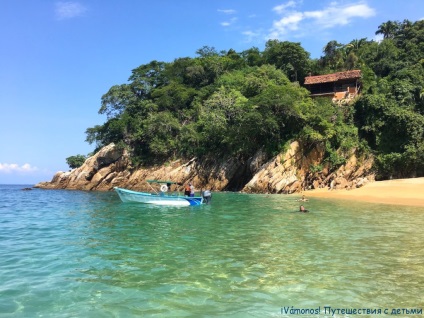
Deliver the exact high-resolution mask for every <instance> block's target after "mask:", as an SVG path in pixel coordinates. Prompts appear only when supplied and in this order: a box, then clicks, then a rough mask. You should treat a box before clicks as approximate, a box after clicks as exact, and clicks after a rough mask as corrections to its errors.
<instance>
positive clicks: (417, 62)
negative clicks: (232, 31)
mask: <svg viewBox="0 0 424 318" xmlns="http://www.w3.org/2000/svg"><path fill="white" fill-rule="evenodd" d="M376 34H382V35H383V37H384V39H383V40H382V41H380V42H376V41H373V40H367V39H366V38H362V39H355V40H352V41H351V42H350V43H347V44H341V43H338V42H336V41H330V42H329V43H328V44H327V45H326V46H325V47H324V48H323V56H322V57H321V58H319V59H310V54H309V53H308V52H306V51H305V50H304V49H303V48H302V46H301V44H300V43H293V42H287V41H279V40H270V41H268V42H267V43H266V45H265V49H264V51H262V52H261V51H260V50H259V49H258V48H256V47H252V48H250V49H248V50H246V51H243V52H240V53H237V52H235V51H234V50H232V49H230V50H228V51H221V52H217V51H216V50H215V49H214V48H212V47H207V46H205V47H203V48H201V49H199V50H198V51H197V52H196V56H195V57H194V58H191V57H183V58H177V59H175V60H174V61H173V62H159V61H151V62H150V63H148V64H145V65H141V66H139V67H137V68H136V69H134V70H133V71H132V75H131V76H130V78H129V82H128V83H126V84H121V85H115V86H113V87H111V88H110V90H109V91H108V92H107V93H106V94H105V95H103V96H102V99H101V108H100V110H99V113H100V114H105V115H106V116H107V120H106V122H105V123H104V124H103V125H98V126H95V127H92V128H88V129H87V131H86V134H87V141H88V142H89V143H95V144H96V151H97V150H98V149H99V148H101V147H102V146H104V145H107V144H109V143H111V142H114V143H116V144H118V145H119V146H121V147H126V148H127V149H128V150H129V151H130V153H131V154H132V158H133V160H134V165H138V164H149V163H152V162H155V163H164V162H165V161H167V160H170V159H174V158H191V157H193V156H196V157H202V156H214V157H216V158H224V157H225V156H236V157H237V158H239V159H240V160H246V159H247V158H249V157H251V156H252V155H253V154H254V153H255V152H256V151H258V150H259V149H263V150H265V151H266V153H267V154H268V155H269V156H273V155H275V154H277V153H279V152H281V151H283V150H284V149H285V147H287V145H288V144H289V142H291V141H293V140H301V141H302V143H303V144H304V145H305V147H306V149H307V148H308V146H313V145H315V144H317V143H320V144H322V145H324V146H325V149H326V160H327V161H328V162H329V163H330V164H331V165H332V166H333V167H337V166H339V165H341V164H343V163H344V162H345V160H346V156H347V155H348V154H349V153H350V151H351V150H352V149H353V148H356V149H359V150H360V151H362V152H365V153H372V154H374V155H375V157H376V171H377V176H378V178H380V179H385V178H390V177H394V178H398V177H413V176H423V175H424V21H417V22H411V21H408V20H404V21H403V22H398V21H388V22H385V23H382V24H381V25H380V26H379V28H378V30H377V31H376ZM351 69H360V70H362V76H363V77H362V92H361V93H362V94H361V96H360V97H359V98H358V99H357V100H356V101H355V102H354V103H353V104H350V105H348V106H342V107H340V106H336V105H333V104H332V103H331V100H328V99H311V98H310V97H309V92H308V91H307V90H306V89H305V88H304V87H302V85H303V83H304V78H305V76H307V75H308V74H309V73H312V74H313V75H320V74H327V73H332V72H338V71H345V70H351Z"/></svg>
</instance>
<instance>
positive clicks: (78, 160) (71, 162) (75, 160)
mask: <svg viewBox="0 0 424 318" xmlns="http://www.w3.org/2000/svg"><path fill="white" fill-rule="evenodd" d="M86 159H87V157H86V156H84V155H75V156H70V157H68V158H66V163H67V164H68V166H69V168H71V169H75V168H79V167H81V166H82V165H83V164H84V162H85V160H86Z"/></svg>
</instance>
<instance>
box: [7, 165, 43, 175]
mask: <svg viewBox="0 0 424 318" xmlns="http://www.w3.org/2000/svg"><path fill="white" fill-rule="evenodd" d="M37 170H38V168H37V167H32V166H31V165H30V164H29V163H25V164H23V165H22V166H20V165H18V164H16V163H0V173H12V172H34V171H37Z"/></svg>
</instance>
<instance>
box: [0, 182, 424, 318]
mask: <svg viewBox="0 0 424 318" xmlns="http://www.w3.org/2000/svg"><path fill="white" fill-rule="evenodd" d="M1 190H2V189H1V188H0V191H1ZM3 191H4V190H3ZM27 193H28V192H27ZM27 193H25V195H26V194H27ZM22 195H24V194H23V193H21V192H16V191H15V192H14V193H13V191H11V190H9V193H8V197H9V199H8V200H9V201H10V202H9V203H8V204H7V205H3V206H0V215H1V217H2V219H1V221H0V222H1V223H0V228H1V233H2V234H0V244H1V246H0V248H2V250H3V251H5V252H4V254H3V255H4V257H2V259H1V260H0V275H1V277H2V279H3V277H4V282H5V283H4V284H2V285H1V287H0V295H1V299H2V300H0V312H6V313H9V314H10V315H11V316H12V317H13V316H16V317H18V316H26V315H28V314H30V313H37V315H51V316H55V317H57V316H65V317H69V316H93V317H94V316H96V317H99V316H100V317H101V316H105V317H109V316H111V317H114V316H128V315H139V316H150V317H163V316H171V317H225V316H228V317H273V316H275V317H277V316H278V317H281V316H285V315H284V314H282V313H281V308H282V307H283V306H285V307H287V306H294V307H296V308H316V307H319V306H321V308H322V307H323V306H332V307H333V308H419V307H420V306H422V304H423V303H424V298H423V289H422V286H424V248H423V246H424V245H423V242H424V233H423V231H422V228H423V225H424V213H423V212H424V211H423V210H422V209H421V211H420V210H419V208H416V207H399V206H382V205H376V204H365V203H352V202H344V201H336V200H335V201H328V200H322V199H312V200H310V201H309V202H307V203H306V205H307V208H308V209H309V210H310V211H311V212H310V213H306V214H304V213H298V212H297V210H298V204H299V202H296V198H295V197H291V196H282V195H246V194H235V193H216V194H214V197H213V201H212V204H210V205H205V206H201V207H183V208H181V207H180V208H176V207H169V208H168V207H150V206H147V205H142V204H126V203H122V202H120V201H119V199H118V198H117V196H116V195H115V194H114V193H88V192H79V191H74V192H72V191H43V190H34V191H31V195H30V196H27V197H26V198H25V200H26V201H19V202H20V203H16V202H14V203H13V200H18V199H21V197H22ZM22 202H24V203H22ZM12 212H13V213H12ZM287 316H290V315H287ZM291 317H293V316H291Z"/></svg>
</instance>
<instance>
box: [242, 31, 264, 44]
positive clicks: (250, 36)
mask: <svg viewBox="0 0 424 318" xmlns="http://www.w3.org/2000/svg"><path fill="white" fill-rule="evenodd" d="M242 34H243V35H244V36H245V37H246V42H247V43H250V42H254V41H255V40H257V39H258V38H259V37H261V32H253V31H244V32H242Z"/></svg>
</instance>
